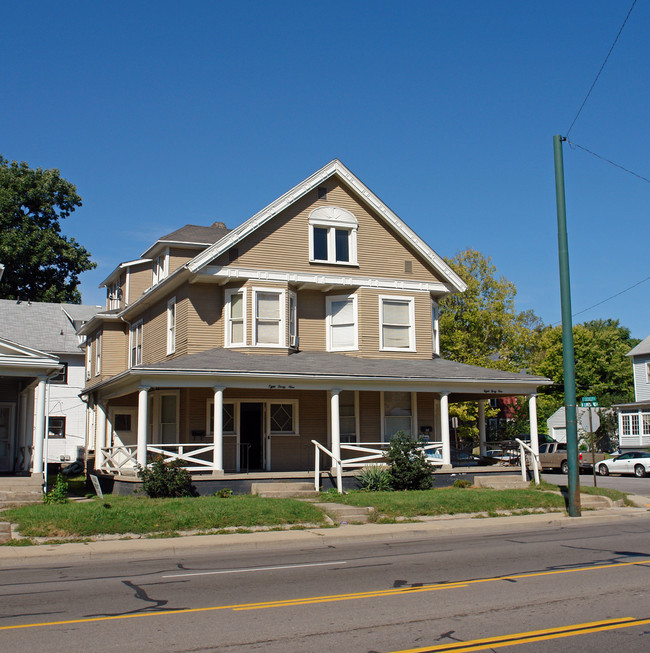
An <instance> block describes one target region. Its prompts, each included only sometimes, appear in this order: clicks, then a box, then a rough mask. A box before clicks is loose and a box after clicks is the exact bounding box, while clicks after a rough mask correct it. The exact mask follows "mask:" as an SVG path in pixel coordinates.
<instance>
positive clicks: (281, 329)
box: [253, 288, 286, 347]
mask: <svg viewBox="0 0 650 653" xmlns="http://www.w3.org/2000/svg"><path fill="white" fill-rule="evenodd" d="M254 298H255V300H254V304H255V328H254V329H253V332H254V335H253V337H254V340H255V342H254V344H255V345H257V346H258V347H284V346H285V342H286V333H285V330H286V328H285V312H286V311H285V292H284V290H267V289H261V288H256V289H254Z"/></svg>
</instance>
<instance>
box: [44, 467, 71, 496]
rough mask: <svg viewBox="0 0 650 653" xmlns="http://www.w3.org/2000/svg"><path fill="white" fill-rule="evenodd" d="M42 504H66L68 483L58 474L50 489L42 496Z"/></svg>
mask: <svg viewBox="0 0 650 653" xmlns="http://www.w3.org/2000/svg"><path fill="white" fill-rule="evenodd" d="M43 503H68V482H67V481H66V480H65V479H64V478H63V476H62V475H61V473H60V472H59V473H58V474H57V475H56V482H55V483H54V485H53V486H52V489H51V490H50V491H49V492H46V493H45V494H44V495H43Z"/></svg>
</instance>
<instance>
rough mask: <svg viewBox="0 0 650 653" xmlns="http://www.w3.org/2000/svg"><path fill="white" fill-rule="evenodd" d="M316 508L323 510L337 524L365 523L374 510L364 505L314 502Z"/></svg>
mask: <svg viewBox="0 0 650 653" xmlns="http://www.w3.org/2000/svg"><path fill="white" fill-rule="evenodd" d="M314 505H315V506H316V507H317V508H320V509H321V510H323V511H324V512H325V513H326V514H327V515H328V516H329V517H330V518H331V519H332V521H334V522H336V523H338V524H352V523H356V524H365V523H367V521H368V518H369V516H370V515H371V514H372V513H373V512H374V509H373V508H369V507H366V506H346V505H345V504H344V503H315V504H314Z"/></svg>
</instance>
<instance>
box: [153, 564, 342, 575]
mask: <svg viewBox="0 0 650 653" xmlns="http://www.w3.org/2000/svg"><path fill="white" fill-rule="evenodd" d="M347 564H348V561H347V560H335V561H334V562H308V563H305V564H298V565H275V566H272V567H244V568H242V569H219V570H217V571H192V572H189V573H187V574H166V575H164V576H163V578H185V577H187V576H214V575H216V574H247V573H252V572H255V571H275V570H276V569H302V568H303V567H329V566H332V565H347Z"/></svg>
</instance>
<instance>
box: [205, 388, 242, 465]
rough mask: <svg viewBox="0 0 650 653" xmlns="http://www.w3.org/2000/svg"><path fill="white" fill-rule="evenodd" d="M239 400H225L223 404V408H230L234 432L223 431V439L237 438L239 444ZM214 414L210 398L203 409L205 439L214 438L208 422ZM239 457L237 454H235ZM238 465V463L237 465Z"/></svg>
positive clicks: (212, 402)
mask: <svg viewBox="0 0 650 653" xmlns="http://www.w3.org/2000/svg"><path fill="white" fill-rule="evenodd" d="M239 404H240V401H239V400H225V401H224V402H223V405H224V406H232V410H233V426H234V428H235V430H234V431H224V432H223V436H224V438H231V437H233V436H235V437H237V443H239ZM213 414H214V399H212V398H210V399H207V401H206V407H205V433H206V437H208V438H214V431H213V430H212V429H211V428H210V421H211V419H212V416H213ZM237 455H238V456H239V454H237ZM237 464H239V462H238V463H237Z"/></svg>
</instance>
